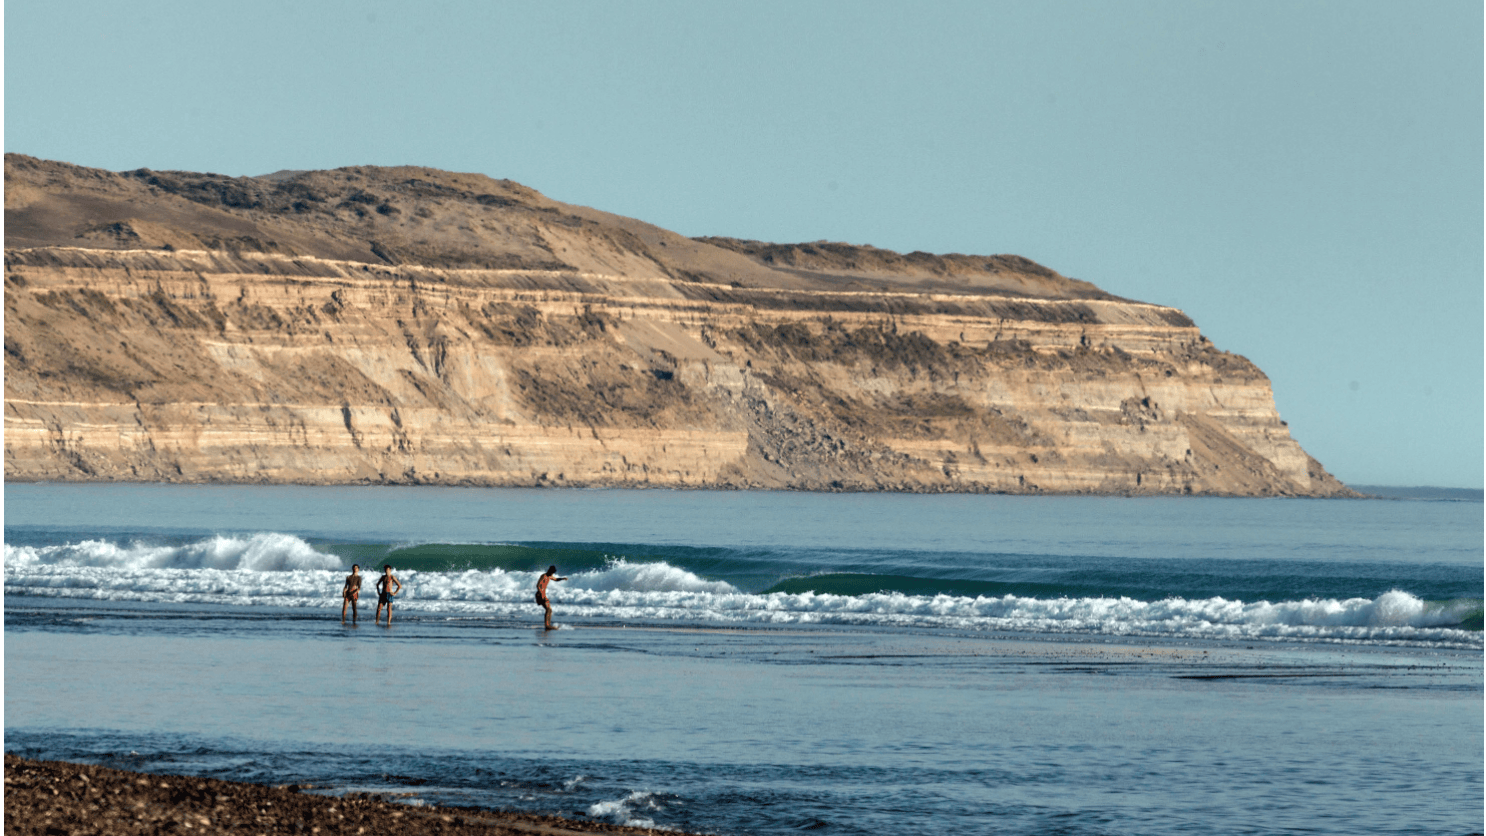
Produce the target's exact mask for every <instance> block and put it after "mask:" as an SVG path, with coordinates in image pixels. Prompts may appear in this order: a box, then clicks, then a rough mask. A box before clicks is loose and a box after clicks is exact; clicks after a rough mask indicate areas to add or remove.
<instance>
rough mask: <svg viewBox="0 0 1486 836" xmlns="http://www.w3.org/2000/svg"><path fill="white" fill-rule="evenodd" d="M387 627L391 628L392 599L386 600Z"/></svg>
mask: <svg viewBox="0 0 1486 836" xmlns="http://www.w3.org/2000/svg"><path fill="white" fill-rule="evenodd" d="M387 626H388V627H391V626H392V599H391V598H388V599H387Z"/></svg>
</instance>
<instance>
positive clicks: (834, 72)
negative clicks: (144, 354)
mask: <svg viewBox="0 0 1486 836" xmlns="http://www.w3.org/2000/svg"><path fill="white" fill-rule="evenodd" d="M4 10H5V150H7V151H15V152H21V153H25V154H32V155H35V156H38V157H44V158H48V159H56V160H64V161H67V162H72V163H78V164H81V165H87V166H95V167H100V168H107V169H112V170H126V169H133V168H139V167H149V168H154V169H184V170H192V171H212V172H217V173H221V174H232V175H245V174H264V173H268V172H271V171H276V170H278V169H285V168H333V167H337V166H343V165H356V164H377V165H397V164H414V165H427V166H434V167H437V168H444V169H451V170H456V171H475V172H482V173H485V174H489V175H491V176H494V177H508V178H511V179H513V180H517V181H519V182H521V183H524V184H526V185H528V186H531V187H533V188H536V189H538V190H540V191H542V192H543V193H545V194H547V195H549V196H551V197H553V198H556V199H558V200H563V201H567V202H570V203H578V204H584V205H589V206H594V207H598V208H601V209H605V210H608V211H611V212H618V213H620V214H624V215H630V216H633V217H637V218H641V219H644V220H646V221H649V222H652V223H656V224H659V225H661V226H664V227H667V228H670V229H673V230H676V231H677V232H681V233H683V234H686V235H730V236H735V237H742V238H758V239H763V240H770V241H781V242H794V241H813V240H818V239H829V240H834V241H846V242H851V243H856V244H873V245H875V246H879V247H887V248H890V249H895V250H899V251H910V250H929V251H933V252H963V253H981V254H989V253H1017V254H1020V255H1023V256H1026V257H1028V258H1031V259H1034V260H1036V261H1038V262H1040V263H1042V264H1044V265H1046V266H1048V267H1051V268H1053V269H1055V270H1058V271H1060V272H1062V273H1064V274H1065V275H1069V276H1074V277H1077V278H1081V279H1087V280H1089V281H1092V282H1094V283H1095V284H1097V285H1099V286H1100V287H1102V288H1104V289H1106V290H1108V291H1110V292H1113V293H1117V294H1120V295H1122V296H1128V297H1133V298H1136V299H1141V300H1145V301H1150V302H1159V303H1164V304H1169V305H1175V306H1178V307H1180V308H1182V309H1184V310H1185V311H1187V312H1188V313H1189V314H1190V315H1191V316H1192V317H1193V318H1194V319H1195V320H1196V321H1197V323H1198V325H1200V326H1201V327H1202V329H1203V332H1204V333H1205V334H1207V336H1209V337H1210V338H1211V339H1212V340H1213V341H1214V342H1215V343H1217V345H1218V346H1219V347H1220V348H1224V349H1227V350H1229V351H1234V352H1237V353H1240V354H1244V355H1246V356H1248V357H1249V358H1250V359H1252V360H1254V361H1255V362H1257V363H1258V364H1259V366H1260V367H1261V368H1263V369H1264V371H1265V372H1266V373H1268V374H1269V376H1270V377H1271V379H1272V380H1273V382H1274V390H1275V397H1276V400H1277V402H1278V405H1279V409H1280V413H1281V415H1282V416H1283V417H1284V418H1285V419H1287V420H1288V421H1289V423H1290V429H1291V431H1292V433H1293V434H1294V436H1295V437H1296V438H1297V439H1298V440H1299V441H1300V442H1301V444H1302V445H1304V446H1305V448H1306V449H1307V450H1308V451H1309V452H1310V453H1311V454H1312V455H1314V456H1316V458H1318V459H1319V460H1320V461H1321V462H1322V463H1323V464H1325V465H1326V466H1327V467H1328V468H1329V469H1330V470H1331V471H1332V472H1333V473H1335V474H1337V475H1338V476H1339V477H1341V478H1342V479H1343V480H1345V481H1348V482H1353V483H1362V484H1395V485H1402V484H1409V485H1413V484H1431V485H1443V486H1454V487H1481V486H1482V482H1483V479H1482V471H1483V451H1482V439H1483V415H1482V404H1483V398H1486V393H1483V383H1482V381H1483V365H1482V357H1483V336H1482V322H1483V298H1482V288H1483V258H1482V253H1483V242H1482V235H1483V216H1482V206H1483V192H1482V183H1483V166H1482V160H1483V150H1482V136H1483V126H1482V119H1483V116H1482V102H1483V89H1482V78H1483V58H1482V42H1483V20H1482V14H1483V13H1482V4H1481V3H1480V2H1479V0H1431V2H1425V3H1418V2H1402V1H1401V0H1400V2H1366V0H1345V2H1321V1H1320V0H1284V2H1263V0H1244V2H1199V0H1174V2H1139V0H1109V1H1108V2H1076V1H1075V0H1064V1H1062V2H1060V1H1059V0H1051V1H1050V2H1041V1H1038V2H1034V1H1033V0H1019V1H1018V2H990V0H973V1H971V2H944V3H932V2H928V3H925V2H915V3H870V2H780V3H774V2H760V0H749V1H748V2H734V3H724V2H650V3H642V2H612V3H610V2H535V0H533V2H528V3H499V2H476V1H475V0H469V2H438V0H424V2H418V3H390V2H376V0H370V1H368V0H356V2H278V0H254V2H251V3H241V2H232V3H228V2H210V1H208V0H189V1H188V0H134V2H129V3H118V2H95V1H93V0H80V1H79V2H56V0H10V2H8V3H6V4H5V6H4Z"/></svg>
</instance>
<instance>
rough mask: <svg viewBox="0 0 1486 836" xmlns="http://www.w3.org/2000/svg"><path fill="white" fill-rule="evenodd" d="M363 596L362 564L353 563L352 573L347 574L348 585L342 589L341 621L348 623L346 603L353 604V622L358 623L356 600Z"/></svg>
mask: <svg viewBox="0 0 1486 836" xmlns="http://www.w3.org/2000/svg"><path fill="white" fill-rule="evenodd" d="M360 597H361V564H359V563H352V564H351V574H349V575H347V576H346V586H345V588H344V589H342V590H341V623H342V624H345V623H346V605H347V604H350V605H351V623H352V624H355V623H356V615H357V613H356V600H357V599H358V598H360Z"/></svg>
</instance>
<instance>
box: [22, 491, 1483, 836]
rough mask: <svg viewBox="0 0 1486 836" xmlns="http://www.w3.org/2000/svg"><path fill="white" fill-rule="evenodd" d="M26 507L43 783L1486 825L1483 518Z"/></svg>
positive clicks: (66, 502)
mask: <svg viewBox="0 0 1486 836" xmlns="http://www.w3.org/2000/svg"><path fill="white" fill-rule="evenodd" d="M1426 496H1427V495H1426ZM5 500H6V501H5V511H6V515H5V557H4V561H5V597H4V612H5V637H4V638H5V674H6V676H5V749H6V751H7V752H12V753H16V754H21V755H25V756H28V757H37V758H47V759H61V760H71V761H79V762H87V763H100V764H105V765H110V766H117V767H122V768H128V769H138V770H142V771H147V772H158V773H165V774H192V775H203V776H209V777H217V778H226V779H230V780H242V781H257V782H264V783H273V784H288V783H296V784H300V785H303V786H307V787H311V788H312V790H311V791H314V792H323V793H329V794H338V793H346V792H371V793H376V794H381V795H385V796H388V797H392V798H396V799H399V800H402V801H404V802H405V803H409V804H428V803H438V804H453V805H471V806H479V807H487V808H502V809H520V810H529V811H537V812H546V813H556V814H559V815H566V816H573V817H587V818H594V819H601V820H605V821H614V822H618V823H628V824H637V825H643V826H657V827H669V828H676V829H684V830H689V831H698V832H706V833H717V834H784V833H793V832H795V831H799V830H818V831H821V832H827V833H895V834H897V833H902V834H928V833H941V832H946V831H948V832H954V833H987V834H990V833H994V834H1023V833H1025V834H1040V833H1066V834H1116V833H1118V834H1125V833H1143V834H1167V833H1172V834H1175V833H1204V834H1209V833H1285V832H1301V831H1303V832H1307V833H1338V834H1342V833H1346V834H1355V833H1452V834H1461V833H1472V832H1480V831H1482V829H1483V806H1482V798H1483V786H1482V772H1483V748H1482V742H1483V723H1482V716H1483V714H1482V712H1483V699H1482V695H1483V690H1482V686H1483V682H1482V673H1483V665H1482V598H1483V547H1482V530H1483V514H1482V509H1483V505H1482V503H1481V502H1480V501H1479V499H1478V498H1477V499H1476V500H1474V501H1472V500H1471V499H1469V498H1466V499H1459V498H1457V499H1453V500H1451V501H1440V500H1431V499H1427V498H1405V499H1397V500H1302V499H1288V500H1278V499H1255V500H1248V499H1212V498H1190V497H1183V498H1165V499H1153V498H1139V499H1136V498H1108V497H1013V496H984V495H910V494H807V493H786V492H778V493H756V492H708V491H611V490H551V489H548V490H518V489H458V488H431V487H420V488H394V487H345V488H325V487H262V486H190V487H184V486H164V485H47V484H12V485H7V486H6V488H5ZM352 563H359V564H360V565H361V566H362V568H363V574H364V575H365V578H366V579H365V582H364V586H363V589H364V592H363V596H362V601H361V611H360V619H359V623H356V624H342V622H341V618H340V604H341V602H340V594H339V590H340V588H341V585H342V583H343V581H344V578H345V575H346V573H347V571H348V570H349V567H350V565H351V564H352ZM383 564H390V565H391V566H392V567H393V571H394V573H395V574H396V576H397V577H398V578H399V579H400V581H401V582H402V584H403V586H404V591H403V593H402V594H401V595H400V596H399V597H398V598H397V601H396V604H395V615H394V617H393V623H392V625H391V626H390V627H388V626H381V625H376V624H373V622H372V617H373V611H374V610H375V606H376V604H375V602H376V596H375V593H374V592H373V591H372V583H373V582H374V580H375V577H376V574H377V573H378V571H379V570H380V567H381V566H382V565H383ZM554 564H555V565H556V566H557V567H558V570H559V573H560V574H561V575H563V576H566V577H567V578H568V580H566V581H561V582H556V583H553V584H552V586H551V587H550V590H549V592H550V593H551V595H552V598H553V605H554V609H555V621H556V623H557V624H558V626H559V629H557V630H554V631H551V632H547V631H545V630H543V629H541V616H542V614H541V610H540V608H539V607H538V606H536V605H535V604H534V603H533V601H532V590H533V587H534V586H535V582H536V579H537V577H538V575H539V574H540V573H541V572H542V571H543V570H544V569H546V567H547V566H548V565H554Z"/></svg>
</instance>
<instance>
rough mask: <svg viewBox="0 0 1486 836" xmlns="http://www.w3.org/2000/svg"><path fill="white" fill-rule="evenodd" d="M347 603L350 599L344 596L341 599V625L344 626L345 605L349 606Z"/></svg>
mask: <svg viewBox="0 0 1486 836" xmlns="http://www.w3.org/2000/svg"><path fill="white" fill-rule="evenodd" d="M349 603H351V599H350V598H346V597H344V596H342V597H341V623H342V624H345V623H346V605H347V604H349Z"/></svg>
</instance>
